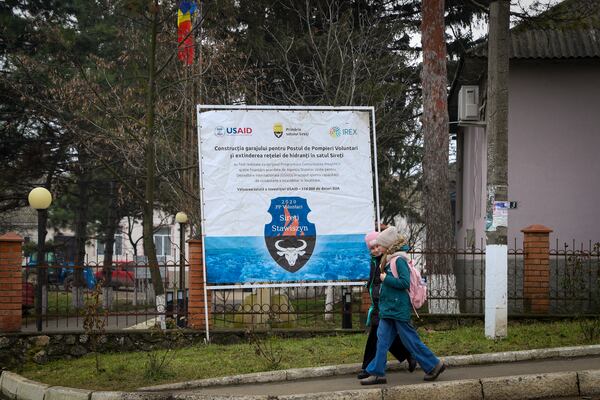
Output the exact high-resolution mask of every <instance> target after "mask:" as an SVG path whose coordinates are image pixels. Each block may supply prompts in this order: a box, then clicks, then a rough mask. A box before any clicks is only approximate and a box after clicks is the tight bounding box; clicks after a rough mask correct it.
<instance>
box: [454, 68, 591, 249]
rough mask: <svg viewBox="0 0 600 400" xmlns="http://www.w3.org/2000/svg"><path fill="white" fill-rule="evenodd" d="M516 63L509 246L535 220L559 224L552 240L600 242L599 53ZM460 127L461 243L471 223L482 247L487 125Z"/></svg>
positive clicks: (511, 123)
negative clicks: (592, 57) (581, 57)
mask: <svg viewBox="0 0 600 400" xmlns="http://www.w3.org/2000/svg"><path fill="white" fill-rule="evenodd" d="M510 68H511V69H510V82H509V93H510V94H509V143H508V145H509V168H508V175H509V198H510V200H511V201H517V202H518V208H517V209H514V210H511V211H510V213H509V233H508V238H509V245H510V244H511V241H513V242H514V238H517V243H518V244H519V245H518V246H519V247H521V244H520V243H521V241H522V233H521V232H520V230H521V229H522V228H524V227H526V226H528V225H531V224H543V225H546V226H548V227H550V228H552V229H553V230H554V232H553V233H552V234H551V236H550V239H551V246H552V245H553V244H555V243H556V239H557V238H558V239H559V241H560V243H562V242H568V243H571V242H572V240H573V239H575V240H576V241H577V242H582V241H583V242H585V243H588V241H589V240H592V241H593V242H596V241H600V212H599V211H598V210H599V209H600V208H599V205H598V203H599V202H600V60H567V61H558V60H557V61H549V60H543V61H540V60H517V61H511V65H510ZM461 130H462V133H463V134H464V135H465V136H464V161H463V169H464V175H463V176H464V181H463V183H462V185H461V186H459V187H460V188H461V189H459V190H460V194H459V198H462V199H463V200H464V203H463V208H462V217H463V218H462V223H461V224H459V225H457V244H458V245H459V247H462V245H463V243H464V240H465V238H466V237H467V229H474V231H475V241H476V245H477V246H478V247H479V243H481V242H480V240H481V238H483V237H484V236H485V232H484V230H483V226H484V218H485V210H484V209H483V206H484V204H485V184H486V182H485V181H486V180H485V169H486V161H485V152H486V151H485V132H484V130H483V129H481V128H476V127H468V128H466V127H463V128H462V129H461ZM480 165H481V169H479V168H480ZM477 171H481V173H478V172H477ZM479 204H480V206H479ZM479 210H481V211H479Z"/></svg>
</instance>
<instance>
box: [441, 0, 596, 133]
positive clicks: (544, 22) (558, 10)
mask: <svg viewBox="0 0 600 400" xmlns="http://www.w3.org/2000/svg"><path fill="white" fill-rule="evenodd" d="M509 57H510V58H511V59H513V60H514V59H538V60H541V59H546V60H552V59H556V60H561V59H562V60H566V59H583V58H600V0H565V1H563V2H562V3H559V4H558V5H556V6H555V7H553V8H552V9H550V10H548V11H547V12H545V13H543V14H540V15H539V16H537V17H535V18H532V19H530V20H526V21H524V22H522V23H521V24H519V25H517V26H516V27H514V28H512V29H511V30H510V52H509ZM486 74H487V41H484V42H483V43H481V44H479V45H477V46H475V47H473V48H472V49H470V50H468V51H467V52H466V53H465V54H464V55H463V56H462V57H461V59H460V62H459V65H458V68H457V70H456V75H455V77H454V79H453V81H452V86H451V88H450V93H449V96H448V97H449V99H448V111H449V114H450V118H451V120H454V119H456V116H457V113H458V104H457V103H458V89H459V88H460V87H461V86H462V85H474V84H475V85H477V84H479V83H480V82H481V81H482V80H483V79H485V76H486ZM450 128H451V129H450V131H454V130H455V129H456V126H451V127H450Z"/></svg>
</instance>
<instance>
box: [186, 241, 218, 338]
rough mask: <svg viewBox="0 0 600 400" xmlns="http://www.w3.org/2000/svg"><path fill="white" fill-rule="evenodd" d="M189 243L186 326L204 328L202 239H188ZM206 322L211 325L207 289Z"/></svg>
mask: <svg viewBox="0 0 600 400" xmlns="http://www.w3.org/2000/svg"><path fill="white" fill-rule="evenodd" d="M188 244H189V252H190V254H189V260H190V273H189V288H190V293H189V305H188V318H189V324H188V326H189V327H190V328H192V329H198V330H201V329H206V316H205V310H204V306H205V301H204V264H203V260H202V240H197V239H190V240H188ZM206 295H207V302H208V324H209V328H211V327H212V315H211V314H212V301H211V292H210V291H207V292H206Z"/></svg>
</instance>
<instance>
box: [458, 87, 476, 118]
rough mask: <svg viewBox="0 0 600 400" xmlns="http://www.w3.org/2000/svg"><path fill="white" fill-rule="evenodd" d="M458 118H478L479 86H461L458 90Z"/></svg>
mask: <svg viewBox="0 0 600 400" xmlns="http://www.w3.org/2000/svg"><path fill="white" fill-rule="evenodd" d="M458 120H459V121H478V120H479V86H461V87H460V90H459V91H458Z"/></svg>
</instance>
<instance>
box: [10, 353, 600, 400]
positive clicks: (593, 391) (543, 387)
mask: <svg viewBox="0 0 600 400" xmlns="http://www.w3.org/2000/svg"><path fill="white" fill-rule="evenodd" d="M595 355H600V345H592V346H580V347H561V348H554V349H539V350H525V351H514V352H502V353H489V354H476V355H468V356H449V357H444V358H443V359H444V362H445V363H446V364H447V365H448V366H465V365H477V364H496V363H505V362H514V361H524V360H536V359H548V358H572V357H581V356H595ZM360 367H361V365H360V364H358V363H357V364H345V365H337V366H336V365H334V366H325V367H316V368H296V369H288V370H281V371H269V372H260V373H253V374H245V375H236V376H228V377H223V378H211V379H202V380H195V381H188V382H182V383H176V384H168V385H159V386H152V387H145V388H140V389H138V391H136V392H118V391H91V390H83V389H74V388H68V387H62V386H49V385H46V384H43V383H39V382H35V381H31V380H29V379H26V378H24V377H22V376H20V375H18V374H15V373H13V372H8V371H4V372H3V373H2V375H0V394H2V395H3V396H5V397H7V398H8V399H11V400H13V399H18V400H80V399H81V400H137V399H139V400H142V399H150V400H154V399H155V400H160V399H181V400H204V399H244V400H253V399H256V400H259V399H260V400H313V399H314V400H316V399H324V400H340V399H357V400H375V399H376V400H386V399H398V398H402V399H422V398H431V399H435V398H452V399H473V400H483V399H485V400H490V399H492V400H494V399H507V398H523V399H541V398H548V397H567V396H594V395H600V370H585V371H577V372H557V373H547V374H532V375H519V376H510V377H499V378H482V379H479V380H477V379H468V380H459V381H450V382H434V383H425V384H417V385H403V386H396V387H389V388H382V389H361V390H348V391H342V392H329V393H307V394H294V395H285V396H264V395H256V396H228V395H224V396H218V395H217V396H215V395H202V394H193V395H191V394H173V393H171V391H173V390H184V389H194V388H205V387H209V386H223V385H235V384H237V385H239V384H251V383H268V382H282V381H291V380H297V379H307V378H317V377H327V376H336V375H346V374H352V373H357V372H358V371H360ZM403 369H406V367H405V366H404V365H399V364H393V365H390V370H403ZM165 391H167V392H165Z"/></svg>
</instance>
